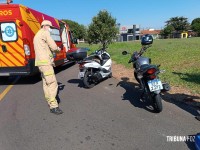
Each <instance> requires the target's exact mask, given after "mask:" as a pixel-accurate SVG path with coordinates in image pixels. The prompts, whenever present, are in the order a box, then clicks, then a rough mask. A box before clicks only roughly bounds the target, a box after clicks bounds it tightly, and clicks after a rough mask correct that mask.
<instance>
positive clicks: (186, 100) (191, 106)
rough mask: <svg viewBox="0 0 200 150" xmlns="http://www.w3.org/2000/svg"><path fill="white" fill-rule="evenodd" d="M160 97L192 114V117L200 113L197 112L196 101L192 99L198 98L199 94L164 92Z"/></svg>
mask: <svg viewBox="0 0 200 150" xmlns="http://www.w3.org/2000/svg"><path fill="white" fill-rule="evenodd" d="M162 99H163V100H165V101H166V102H169V103H172V104H174V105H176V106H177V107H179V108H181V109H183V110H184V111H186V112H188V113H190V114H192V115H193V116H194V117H195V116H198V115H200V113H199V112H198V111H199V110H200V108H199V107H197V103H198V102H195V101H194V99H200V97H199V96H193V95H188V94H183V93H175V94H170V93H165V94H163V95H162Z"/></svg>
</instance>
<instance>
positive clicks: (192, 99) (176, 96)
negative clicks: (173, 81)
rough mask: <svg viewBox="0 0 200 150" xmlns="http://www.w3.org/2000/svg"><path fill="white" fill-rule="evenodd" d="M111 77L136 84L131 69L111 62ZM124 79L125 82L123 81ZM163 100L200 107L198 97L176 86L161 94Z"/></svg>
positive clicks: (199, 98) (199, 96) (199, 97)
mask: <svg viewBox="0 0 200 150" xmlns="http://www.w3.org/2000/svg"><path fill="white" fill-rule="evenodd" d="M112 72H113V77H114V78H116V79H118V80H120V81H122V80H123V81H124V82H127V83H134V84H138V83H137V81H136V80H135V79H134V75H133V69H127V68H125V67H124V66H123V65H121V64H117V63H115V62H113V64H112ZM124 79H126V80H124ZM163 95H164V97H165V99H167V100H169V101H181V102H184V103H187V104H189V105H193V106H198V107H200V95H199V94H192V93H191V92H190V91H189V90H188V89H186V88H183V87H178V86H172V87H171V90H170V91H169V92H166V93H163Z"/></svg>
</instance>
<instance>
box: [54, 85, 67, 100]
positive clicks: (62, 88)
mask: <svg viewBox="0 0 200 150" xmlns="http://www.w3.org/2000/svg"><path fill="white" fill-rule="evenodd" d="M64 88H65V85H64V84H62V83H61V82H58V93H57V95H56V99H57V101H58V104H59V103H61V99H60V97H59V93H60V91H63V90H64Z"/></svg>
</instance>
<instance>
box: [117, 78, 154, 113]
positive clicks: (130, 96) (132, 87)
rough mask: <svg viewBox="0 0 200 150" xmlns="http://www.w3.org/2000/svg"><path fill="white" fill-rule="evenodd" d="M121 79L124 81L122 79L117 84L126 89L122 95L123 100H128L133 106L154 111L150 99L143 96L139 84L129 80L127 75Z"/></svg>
mask: <svg viewBox="0 0 200 150" xmlns="http://www.w3.org/2000/svg"><path fill="white" fill-rule="evenodd" d="M121 80H122V81H120V82H119V83H118V84H117V86H121V87H122V88H124V89H125V90H126V91H125V93H124V94H123V96H122V100H128V101H129V102H130V103H131V104H132V105H133V106H135V107H138V108H142V109H145V110H147V111H149V112H152V113H153V112H154V109H153V107H152V106H151V105H150V103H149V102H148V101H146V100H145V99H144V98H143V97H141V95H142V91H141V90H140V88H139V84H135V83H133V82H129V78H127V77H122V78H121Z"/></svg>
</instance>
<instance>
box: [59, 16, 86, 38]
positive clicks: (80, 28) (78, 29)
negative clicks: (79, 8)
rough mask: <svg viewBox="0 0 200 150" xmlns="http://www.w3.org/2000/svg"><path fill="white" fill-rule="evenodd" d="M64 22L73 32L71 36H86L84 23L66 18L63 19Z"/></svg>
mask: <svg viewBox="0 0 200 150" xmlns="http://www.w3.org/2000/svg"><path fill="white" fill-rule="evenodd" d="M63 21H64V22H66V23H67V24H68V25H69V27H70V30H71V31H72V33H73V36H74V37H75V38H77V39H85V38H86V32H87V30H86V27H85V26H84V25H80V24H78V23H77V22H75V21H71V20H67V19H63Z"/></svg>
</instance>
